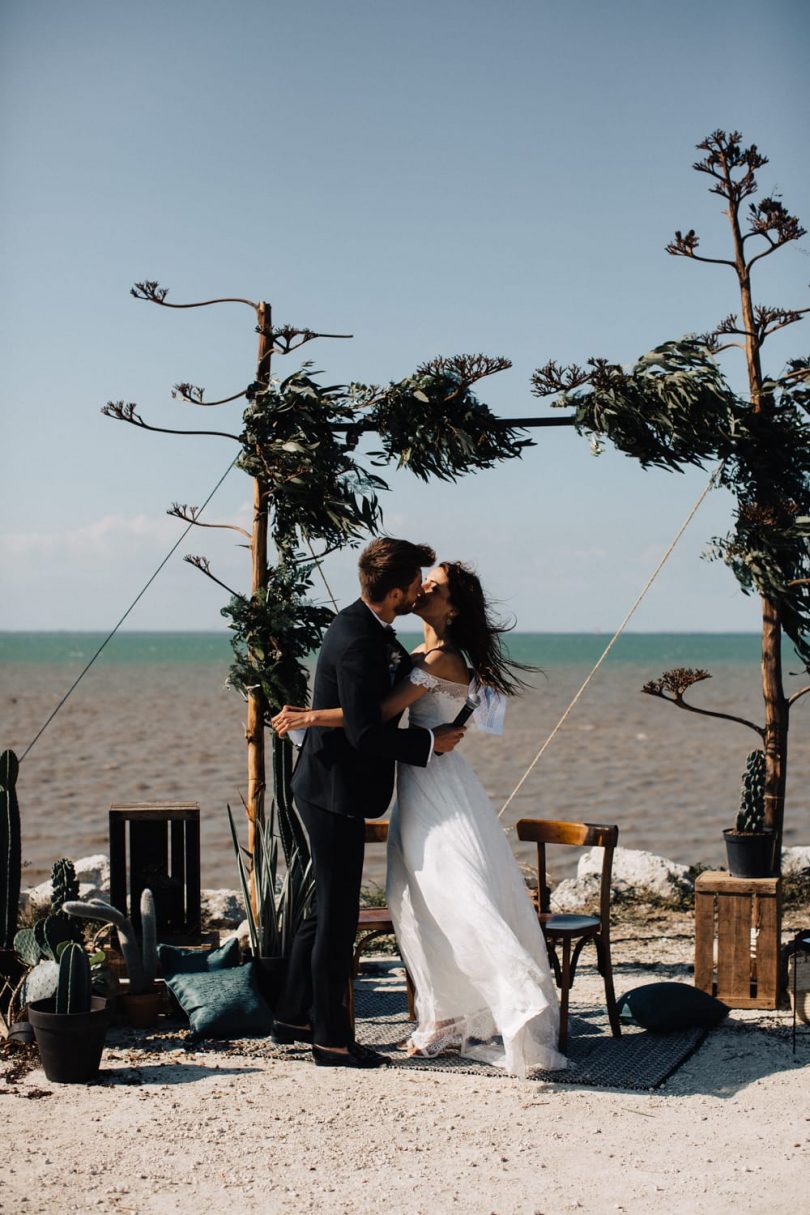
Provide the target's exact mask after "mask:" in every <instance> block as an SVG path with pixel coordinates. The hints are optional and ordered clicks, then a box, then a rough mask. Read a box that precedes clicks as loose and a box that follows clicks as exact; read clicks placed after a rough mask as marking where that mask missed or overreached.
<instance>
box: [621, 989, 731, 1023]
mask: <svg viewBox="0 0 810 1215" xmlns="http://www.w3.org/2000/svg"><path fill="white" fill-rule="evenodd" d="M618 1003H619V1016H620V1017H621V1019H622V1020H623V1021H628V1022H630V1023H632V1024H635V1025H641V1026H643V1028H644V1029H652V1030H657V1031H658V1032H659V1033H667V1032H671V1031H672V1030H676V1029H694V1028H702V1027H711V1026H712V1025H717V1023H718V1021H722V1020H723V1017H725V1016H726V1015H727V1013H728V1005H726V1004H723V1002H722V1001H721V1000H715V998H714V996H709V995H707V994H706V992H705V991H700V989H699V988H697V987H690V986H689V984H688V983H647V984H645V986H644V987H634V988H633V990H632V991H627V992H625V993H624V995H623V996H622V997H621V999H620V1000H619V1002H618Z"/></svg>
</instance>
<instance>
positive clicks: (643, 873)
mask: <svg viewBox="0 0 810 1215" xmlns="http://www.w3.org/2000/svg"><path fill="white" fill-rule="evenodd" d="M602 853H603V849H601V848H590V849H589V850H588V851H587V852H586V853H585V854H584V855H583V856H581V857H580V859H579V864H578V865H577V879H578V880H581V879H582V878H586V877H591V876H593V875H596V876H597V877H598V875H599V874H600V873H601V872H602ZM611 886H612V888H613V889H614V890H620V891H625V890H632V891H635V892H637V893H638V894H654V895H657V896H658V897H659V898H664V899H677V898H678V897H680V895H682V894H684V893H685V892H686V891H689V890H691V889H692V886H693V882H692V881H691V879H690V878H689V869H688V867H687V866H686V865H680V864H678V862H677V861H670V860H667V858H666V857H663V856H655V855H654V853H652V852H641V851H638V850H636V849H634V848H617V849H616V851H615V852H614V853H613V878H612V882H611Z"/></svg>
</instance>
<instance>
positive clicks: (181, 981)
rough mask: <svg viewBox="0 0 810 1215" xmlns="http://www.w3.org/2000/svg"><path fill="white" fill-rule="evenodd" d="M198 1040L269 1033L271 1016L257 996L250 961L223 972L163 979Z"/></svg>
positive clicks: (212, 971)
mask: <svg viewBox="0 0 810 1215" xmlns="http://www.w3.org/2000/svg"><path fill="white" fill-rule="evenodd" d="M166 983H167V985H168V987H169V989H170V990H171V991H172V992H173V994H174V996H175V997H176V999H177V1001H178V1003H179V1005H180V1007H181V1008H182V1009H183V1012H184V1013H185V1014H186V1016H187V1017H188V1019H189V1022H190V1024H191V1028H192V1029H193V1031H194V1033H195V1035H196V1036H197V1037H200V1038H249V1037H254V1036H258V1035H264V1034H269V1033H270V1030H271V1029H272V1027H273V1014H272V1012H271V1011H270V1007H269V1005H268V1004H267V1003H266V1002H265V1001H264V999H263V998H262V997H261V996H260V995H259V991H258V988H257V987H256V980H255V978H254V975H253V964H252V962H246V963H245V965H244V966H230V967H227V968H226V969H225V970H207V971H203V972H201V973H199V974H190V975H173V976H172V977H171V978H169V979H167V980H166Z"/></svg>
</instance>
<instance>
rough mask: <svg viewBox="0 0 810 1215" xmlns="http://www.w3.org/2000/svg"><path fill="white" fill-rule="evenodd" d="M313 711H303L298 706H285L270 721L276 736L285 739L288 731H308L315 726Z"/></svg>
mask: <svg viewBox="0 0 810 1215" xmlns="http://www.w3.org/2000/svg"><path fill="white" fill-rule="evenodd" d="M314 718H315V714H314V713H313V711H312V709H301V708H299V707H298V706H297V705H284V708H283V709H282V710H281V712H280V713H276V715H275V717H272V718H271V719H270V725H271V726H272V727H273V729H274V730H275V732H276V734H278V735H279V736H280V737H282V738H283V737H284V735H285V734H286V733H287V731H288V730H306V729H308V728H309V726H311V725H313V724H314Z"/></svg>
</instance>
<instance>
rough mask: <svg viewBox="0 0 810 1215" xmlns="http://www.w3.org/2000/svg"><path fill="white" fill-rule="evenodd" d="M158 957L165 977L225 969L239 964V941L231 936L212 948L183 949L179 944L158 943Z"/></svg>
mask: <svg viewBox="0 0 810 1215" xmlns="http://www.w3.org/2000/svg"><path fill="white" fill-rule="evenodd" d="M157 952H158V959H159V961H160V969H161V973H162V974H163V976H164V978H166V979H169V978H171V976H172V975H196V974H202V973H203V972H204V971H206V970H224V969H225V967H226V966H238V965H239V960H240V951H239V941H238V940H237V938H236V937H231V939H230V940H229V941H226V942H225V944H224V945H220V946H219V947H215V946H212V947H211V948H210V949H183V948H182V946H179V945H158V947H157Z"/></svg>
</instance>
